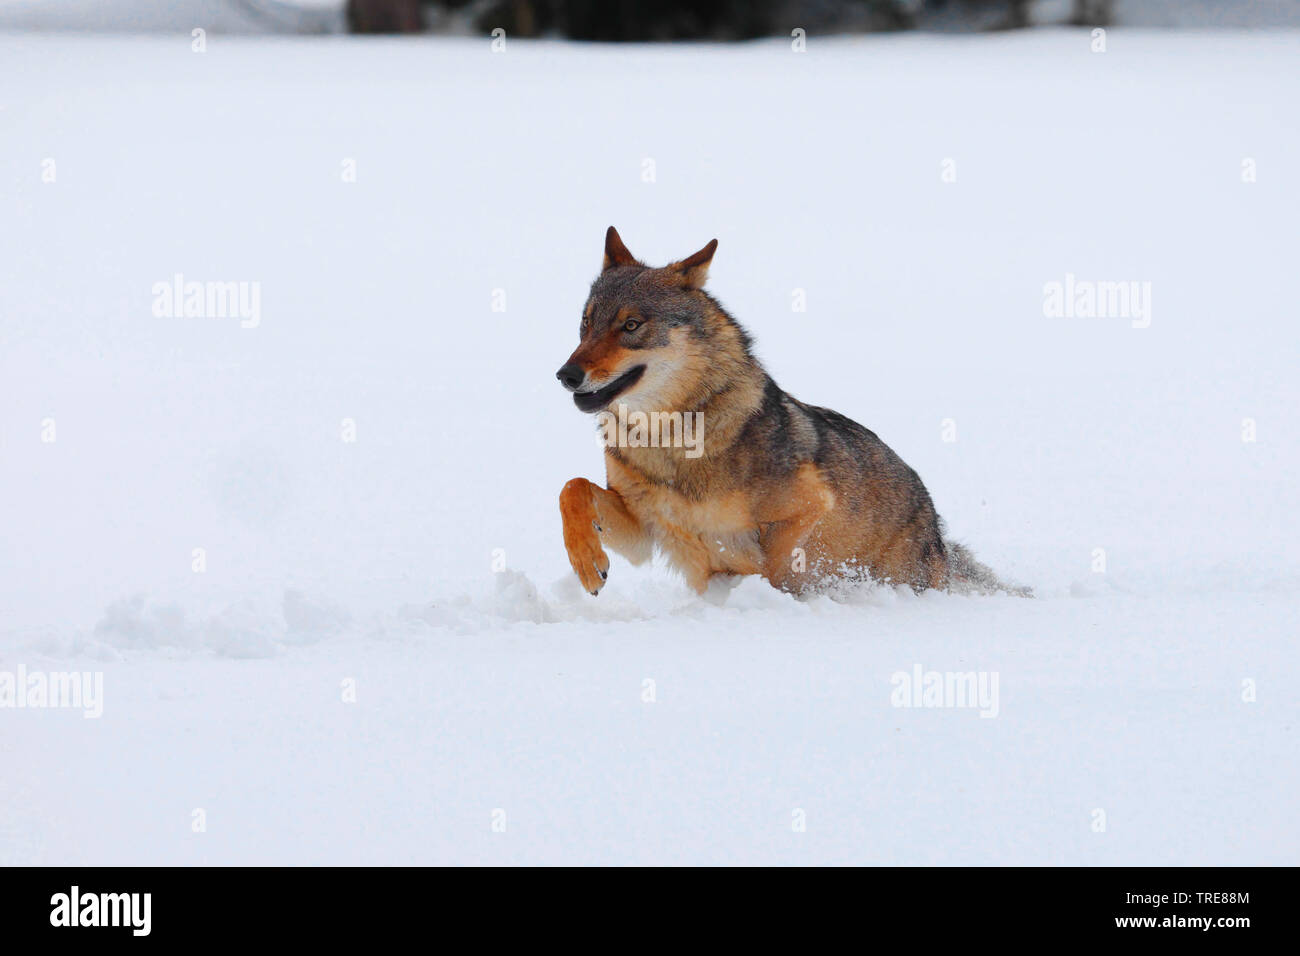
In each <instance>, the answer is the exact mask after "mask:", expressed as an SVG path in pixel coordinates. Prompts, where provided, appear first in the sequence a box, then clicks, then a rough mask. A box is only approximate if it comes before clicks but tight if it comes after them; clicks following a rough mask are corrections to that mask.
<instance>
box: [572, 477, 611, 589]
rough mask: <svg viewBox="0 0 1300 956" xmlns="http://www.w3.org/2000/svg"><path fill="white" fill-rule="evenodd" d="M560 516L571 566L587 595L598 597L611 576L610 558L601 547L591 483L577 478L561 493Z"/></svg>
mask: <svg viewBox="0 0 1300 956" xmlns="http://www.w3.org/2000/svg"><path fill="white" fill-rule="evenodd" d="M560 516H561V517H562V518H563V520H564V550H566V551H567V552H568V553H569V564H571V565H573V570H574V573H575V574H577V575H578V580H579V581H581V582H582V587H583V588H584V589H585V590H586V592H587V593H588V594H592V595H596V594H599V593H600V589H601V588H603V587H604V586H605V579H606V578H608V577H609V555H607V554H605V549H604V548H602V547H601V546H600V527H599V525H598V524H597V520H596V503H595V501H593V500H592V496H591V482H589V481H587V479H585V478H574V479H573V480H572V481H571V482H569V483H568V484H567V485H565V486H564V490H563V491H561V492H560Z"/></svg>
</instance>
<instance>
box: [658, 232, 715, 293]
mask: <svg viewBox="0 0 1300 956" xmlns="http://www.w3.org/2000/svg"><path fill="white" fill-rule="evenodd" d="M717 251H718V240H716V239H714V240H712V241H710V242H709V244H708V245H707V246H705V247H704V248H703V249H701V250H700V251H699V252H697V253H695V255H693V256H687V257H686V258H685V259H683V260H682V261H681V262H674V263H673V264H672V265H670V266H669V267H668V268H669V269H675V270H677V271H678V272H680V273H681V274H682V284H683V285H685V286H686V288H688V289H698V288H700V286H702V285H704V280H705V279H707V278H708V277H709V263H710V262H712V261H713V254H714V253H715V252H717Z"/></svg>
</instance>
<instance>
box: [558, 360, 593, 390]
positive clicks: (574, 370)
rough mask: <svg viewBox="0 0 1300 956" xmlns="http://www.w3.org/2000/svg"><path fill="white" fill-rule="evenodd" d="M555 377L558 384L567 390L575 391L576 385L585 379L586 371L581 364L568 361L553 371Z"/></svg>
mask: <svg viewBox="0 0 1300 956" xmlns="http://www.w3.org/2000/svg"><path fill="white" fill-rule="evenodd" d="M555 377H556V378H558V379H559V380H560V384H561V385H563V386H564V387H565V388H567V389H568V390H569V391H571V392H574V391H577V389H578V386H579V385H581V384H582V383H583V380H584V379H586V377H587V373H586V371H585V370H584V369H583V367H582V366H581V365H578V364H577V363H576V362H570V363H569V364H568V365H565V366H564V367H562V368H561V369H560V370H559V371H558V372H556V373H555Z"/></svg>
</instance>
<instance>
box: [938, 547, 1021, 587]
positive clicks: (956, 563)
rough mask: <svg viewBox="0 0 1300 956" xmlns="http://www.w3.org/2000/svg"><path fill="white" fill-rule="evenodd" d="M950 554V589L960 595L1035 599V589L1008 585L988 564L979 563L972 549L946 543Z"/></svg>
mask: <svg viewBox="0 0 1300 956" xmlns="http://www.w3.org/2000/svg"><path fill="white" fill-rule="evenodd" d="M943 545H944V549H945V550H946V551H947V552H948V589H949V590H950V591H956V592H957V593H958V594H996V593H998V592H999V591H1000V592H1002V593H1003V594H1013V595H1015V596H1016V597H1033V596H1034V592H1033V589H1031V588H1027V587H1021V586H1020V585H1017V584H1007V583H1006V582H1005V581H1002V580H1000V579H999V578H998V576H997V575H996V574H994V573H993V569H992V568H990V567H989V566H988V565H987V564H984V563H983V562H981V561H978V560H977V559H976V558H975V555H973V554H971V551H970V548H968V547H966V545H964V544H958V543H957V542H955V541H944V543H943Z"/></svg>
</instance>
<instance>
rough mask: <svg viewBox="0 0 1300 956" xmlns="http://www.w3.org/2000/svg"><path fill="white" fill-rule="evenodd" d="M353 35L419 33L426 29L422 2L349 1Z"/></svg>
mask: <svg viewBox="0 0 1300 956" xmlns="http://www.w3.org/2000/svg"><path fill="white" fill-rule="evenodd" d="M347 11H348V29H349V30H351V31H352V32H353V33H419V32H420V31H421V30H423V29H424V16H423V14H422V12H421V9H420V0H348V7H347Z"/></svg>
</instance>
